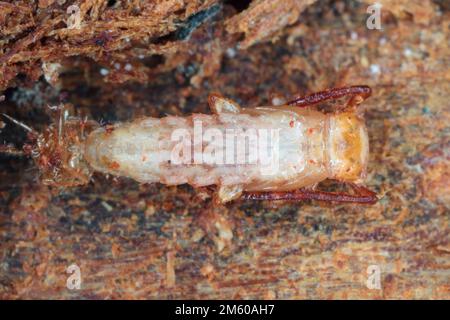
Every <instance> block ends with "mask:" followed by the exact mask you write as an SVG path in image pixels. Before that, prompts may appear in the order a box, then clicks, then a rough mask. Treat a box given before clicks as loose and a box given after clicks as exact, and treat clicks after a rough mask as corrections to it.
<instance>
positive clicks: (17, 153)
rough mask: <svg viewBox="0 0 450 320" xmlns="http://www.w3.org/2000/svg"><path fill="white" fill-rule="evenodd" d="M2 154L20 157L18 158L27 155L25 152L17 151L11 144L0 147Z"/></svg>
mask: <svg viewBox="0 0 450 320" xmlns="http://www.w3.org/2000/svg"><path fill="white" fill-rule="evenodd" d="M0 153H6V154H10V155H13V156H18V157H21V156H24V155H25V152H23V151H22V150H19V149H17V148H16V147H14V146H13V145H11V144H1V145H0Z"/></svg>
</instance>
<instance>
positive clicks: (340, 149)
mask: <svg viewBox="0 0 450 320" xmlns="http://www.w3.org/2000/svg"><path fill="white" fill-rule="evenodd" d="M209 103H210V106H211V109H212V111H213V113H212V114H210V115H205V114H193V115H191V116H189V117H175V116H167V117H164V118H142V119H138V120H135V121H132V122H129V123H122V124H117V125H114V126H113V127H112V128H103V127H100V128H97V129H95V130H94V131H92V132H90V133H89V135H88V136H87V138H86V141H85V145H84V154H83V157H84V160H85V161H86V162H87V163H88V165H89V166H90V167H91V168H92V169H93V170H95V171H100V172H103V173H106V174H112V175H117V176H126V177H130V178H132V179H135V180H137V181H140V182H143V183H153V182H160V183H164V184H167V185H179V184H184V183H188V184H191V185H193V186H194V187H201V186H208V185H217V186H218V187H219V190H218V199H219V200H220V201H221V202H227V201H230V200H233V199H235V198H238V197H239V196H240V195H241V193H242V192H244V191H290V190H296V189H299V188H302V187H308V186H313V185H315V184H316V183H318V182H320V181H322V180H325V179H327V178H333V179H338V180H341V181H350V182H359V181H361V180H362V179H363V178H364V175H365V172H366V166H367V158H368V138H367V130H366V128H365V125H364V122H363V121H362V119H361V118H360V117H358V116H357V115H356V114H355V113H354V112H342V113H336V114H325V113H322V112H319V111H317V110H315V109H313V108H303V109H301V108H295V107H289V106H270V107H257V108H244V109H241V108H240V107H239V106H238V105H237V104H236V103H235V102H233V101H231V100H229V99H225V98H223V97H220V96H218V95H213V96H211V97H210V100H209ZM199 128H201V132H199ZM245 133H247V135H246V134H245ZM249 133H251V134H249ZM200 137H201V138H200ZM243 144H245V146H244V145H243ZM231 148H232V149H233V150H231ZM220 150H222V151H220ZM242 150H244V151H242ZM255 150H256V153H255ZM211 151H213V152H211ZM255 155H256V156H255ZM180 159H181V160H180Z"/></svg>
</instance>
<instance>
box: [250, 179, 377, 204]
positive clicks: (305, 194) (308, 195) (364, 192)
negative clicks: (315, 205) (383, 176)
mask: <svg viewBox="0 0 450 320" xmlns="http://www.w3.org/2000/svg"><path fill="white" fill-rule="evenodd" d="M350 186H351V187H352V188H353V190H354V191H355V194H350V193H346V192H327V191H318V190H309V189H300V190H296V191H288V192H245V193H244V194H243V195H242V199H244V200H273V201H275V200H290V201H303V200H319V201H328V202H347V203H365V204H374V203H376V202H377V201H378V198H377V196H376V193H375V192H373V191H370V190H369V189H367V188H366V187H363V186H358V185H355V184H350Z"/></svg>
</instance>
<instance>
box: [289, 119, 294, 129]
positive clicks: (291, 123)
mask: <svg viewBox="0 0 450 320" xmlns="http://www.w3.org/2000/svg"><path fill="white" fill-rule="evenodd" d="M294 124H295V122H294V120H291V122H289V125H290V126H291V128H293V127H294Z"/></svg>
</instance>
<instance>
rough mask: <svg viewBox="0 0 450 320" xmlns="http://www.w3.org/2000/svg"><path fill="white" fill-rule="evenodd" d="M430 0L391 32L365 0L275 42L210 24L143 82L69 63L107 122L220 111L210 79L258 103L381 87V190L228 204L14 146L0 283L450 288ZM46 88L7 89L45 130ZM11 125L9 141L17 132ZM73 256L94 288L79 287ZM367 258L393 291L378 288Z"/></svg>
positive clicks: (445, 169)
mask: <svg viewBox="0 0 450 320" xmlns="http://www.w3.org/2000/svg"><path fill="white" fill-rule="evenodd" d="M430 3H431V2H430ZM430 6H431V7H432V8H434V11H433V16H432V19H428V20H427V23H428V24H427V25H425V26H424V25H423V24H419V23H417V21H414V19H408V18H407V17H406V18H405V17H403V16H396V15H393V14H392V13H386V14H385V15H384V18H383V22H382V23H383V30H382V31H378V30H368V29H366V27H365V19H366V17H367V15H366V13H365V9H366V6H365V5H362V4H360V3H353V2H351V4H346V5H345V4H343V5H336V6H335V7H334V8H330V7H327V3H326V2H323V1H319V2H317V3H315V4H312V5H311V6H310V7H309V8H308V9H307V10H306V11H304V12H303V13H302V14H301V15H300V19H299V21H298V22H297V23H295V24H293V25H291V26H287V27H285V28H284V29H283V30H282V32H281V34H279V35H278V36H279V39H278V40H277V41H276V42H274V43H256V44H254V45H252V46H250V43H253V42H251V41H248V42H246V43H247V44H248V45H249V46H250V47H249V48H248V49H245V50H238V49H237V48H236V47H235V45H236V41H237V40H238V39H234V40H233V41H234V42H233V41H231V40H230V39H229V38H226V39H225V38H222V36H223V35H222V34H221V35H220V36H218V37H217V38H213V40H211V38H208V39H209V40H205V41H203V40H204V39H205V38H202V37H201V35H202V34H203V33H205V32H206V31H205V30H208V31H207V33H208V34H211V33H212V34H214V31H211V30H216V29H214V28H218V29H220V30H221V28H223V25H222V22H220V21H219V22H218V23H216V24H213V23H212V22H211V26H209V25H207V26H206V27H202V28H199V29H198V30H197V31H195V33H193V34H192V38H191V40H189V41H193V45H192V47H191V48H192V50H194V52H195V57H196V58H195V59H192V60H190V59H187V58H186V57H187V56H189V54H193V55H194V53H193V52H191V53H186V52H180V53H179V60H177V59H176V58H175V56H176V55H175V56H173V57H172V58H171V59H172V60H170V63H169V64H166V65H165V67H164V68H163V69H164V71H162V70H161V69H158V72H157V73H156V71H155V74H154V76H153V77H150V78H149V80H148V83H147V84H139V83H136V82H125V83H122V84H121V85H120V86H115V85H111V84H109V83H105V82H103V80H102V76H101V74H100V73H99V72H98V68H99V66H98V65H97V64H95V63H94V62H88V63H87V62H85V61H83V60H80V62H79V64H78V65H77V67H74V68H73V70H72V72H68V73H66V74H64V73H63V74H62V75H61V80H62V90H64V91H66V92H68V98H67V100H68V101H69V102H70V103H72V104H73V105H74V106H75V109H76V110H77V112H83V113H84V114H88V115H90V117H92V118H93V119H96V120H100V119H104V120H112V121H115V120H119V121H124V120H127V119H134V118H136V117H139V116H142V115H148V116H161V115H163V114H166V113H169V114H177V115H182V114H188V113H191V112H208V110H207V95H208V93H209V92H213V91H216V92H220V93H221V94H223V95H224V96H228V97H230V98H232V99H235V100H236V101H238V102H239V104H240V105H242V106H257V105H263V104H267V103H269V101H270V100H271V98H273V97H280V96H283V97H287V98H292V97H294V96H296V95H298V94H305V93H309V92H314V91H319V90H322V89H325V88H328V87H336V86H342V85H356V84H367V85H369V86H370V87H371V88H372V90H373V96H372V97H371V98H370V99H368V100H367V101H366V102H364V106H365V108H366V109H365V110H366V121H367V125H368V129H369V136H370V146H371V153H370V161H369V175H368V179H367V185H368V186H369V187H370V188H372V189H374V190H376V191H377V193H378V194H379V196H380V201H379V202H378V203H377V204H376V205H373V206H358V205H332V204H323V203H318V202H304V203H288V202H280V203H270V202H252V201H236V202H233V203H231V204H229V205H227V206H226V207H218V206H214V205H211V194H210V191H209V190H206V189H202V190H194V189H192V188H190V187H188V186H180V187H165V186H162V185H139V184H138V183H136V182H134V181H130V180H127V179H112V178H111V177H110V178H107V177H104V176H102V175H96V176H94V180H93V181H92V182H91V183H90V184H89V185H87V186H84V187H80V188H74V189H65V190H59V189H55V188H53V189H50V188H48V187H45V186H42V185H40V184H39V182H38V181H36V180H35V179H34V177H35V176H36V172H35V171H33V170H32V169H30V168H33V166H32V164H31V163H30V162H29V161H27V160H26V159H16V158H11V157H6V156H1V158H0V298H2V299H15V298H21V299H36V298H44V299H47V298H50V299H78V298H82V299H92V298H100V299H118V298H122V299H180V298H186V299H207V298H208V299H247V298H258V299H372V298H374V299H436V298H443V299H449V298H450V281H449V279H450V242H449V240H450V239H449V222H450V218H449V217H450V215H449V213H450V211H449V210H450V208H449V207H450V198H449V197H450V196H449V194H450V183H449V181H450V171H449V168H450V166H449V165H450V125H449V123H450V103H449V97H448V95H449V93H450V72H449V66H450V50H449V42H448V39H449V38H450V31H449V28H448V23H449V12H448V11H445V8H440V7H438V6H437V5H434V4H432V5H431V4H430ZM396 9H398V8H397V7H396ZM244 12H245V11H244ZM427 12H428V11H427ZM240 14H241V15H242V14H243V13H240ZM420 21H423V17H422V19H421V20H420ZM208 28H212V29H208ZM224 37H225V36H224ZM202 41H203V42H202ZM230 41H231V42H230ZM199 43H201V44H200V45H199ZM230 43H231V44H230ZM196 50H197V51H196ZM208 50H209V51H208ZM210 59H213V61H211V60H210ZM175 61H182V63H181V65H180V66H178V67H176V68H175V67H174V68H171V66H170V64H171V63H173V64H175ZM192 79H194V80H192ZM192 81H193V82H194V85H193V84H192ZM33 85H34V87H32V88H25V87H21V88H18V89H14V90H12V91H11V92H7V93H6V95H7V99H6V101H5V102H2V106H4V110H5V112H8V113H9V114H11V115H13V116H16V117H18V118H19V119H21V120H23V121H25V123H28V124H30V125H33V126H34V127H36V128H37V129H39V128H42V127H43V126H45V125H46V123H47V120H46V118H45V116H44V115H45V104H46V103H53V102H50V101H53V100H52V99H54V97H57V95H58V92H57V93H55V89H53V88H52V87H51V86H49V85H48V84H46V83H45V81H43V80H41V81H40V82H38V84H33ZM27 90H28V91H27ZM30 92H31V93H30ZM27 93H28V95H27ZM30 97H31V98H30ZM2 130H3V131H2V133H1V136H0V138H1V140H2V141H3V140H4V139H12V138H17V137H19V138H20V134H18V133H10V132H9V131H7V130H6V128H5V129H2ZM22 138H23V137H22ZM73 263H75V264H77V265H78V266H79V267H80V268H81V276H82V285H81V289H80V290H68V289H67V288H66V280H67V278H68V276H69V275H68V274H67V273H66V268H67V267H68V266H69V265H71V264H73ZM370 265H377V266H379V267H380V269H381V286H382V288H381V290H374V289H368V288H367V286H366V281H367V276H368V274H367V268H368V267H369V266H370Z"/></svg>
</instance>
